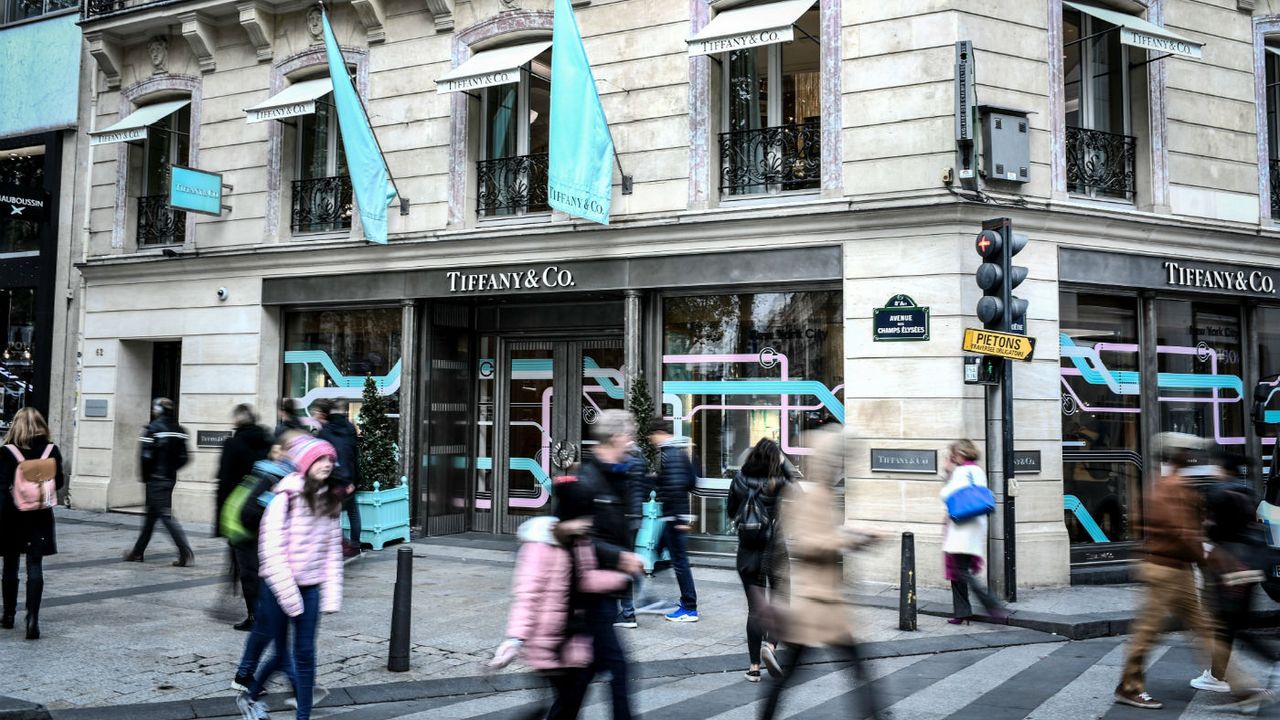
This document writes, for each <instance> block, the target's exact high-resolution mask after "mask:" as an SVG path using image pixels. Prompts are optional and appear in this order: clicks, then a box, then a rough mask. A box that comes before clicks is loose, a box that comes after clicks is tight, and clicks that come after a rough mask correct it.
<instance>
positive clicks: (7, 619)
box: [0, 610, 14, 630]
mask: <svg viewBox="0 0 1280 720" xmlns="http://www.w3.org/2000/svg"><path fill="white" fill-rule="evenodd" d="M13 615H14V614H13V613H11V612H9V611H8V610H5V611H4V615H0V628H3V629H5V630H12V629H13Z"/></svg>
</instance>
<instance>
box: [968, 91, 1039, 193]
mask: <svg viewBox="0 0 1280 720" xmlns="http://www.w3.org/2000/svg"><path fill="white" fill-rule="evenodd" d="M979 112H980V113H981V115H982V173H983V175H984V176H985V177H986V179H987V180H1003V181H1005V182H1016V183H1025V182H1031V123H1030V121H1029V120H1028V119H1027V115H1028V113H1026V112H1025V111H1022V110H1011V109H1009V108H998V107H991V106H989V105H984V106H982V107H980V108H979Z"/></svg>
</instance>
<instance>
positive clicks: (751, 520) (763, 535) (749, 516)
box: [733, 484, 773, 549]
mask: <svg viewBox="0 0 1280 720" xmlns="http://www.w3.org/2000/svg"><path fill="white" fill-rule="evenodd" d="M763 492H764V485H763V484H761V485H755V486H753V487H751V488H749V489H748V490H747V498H746V499H745V500H743V502H742V507H740V508H738V514H737V516H736V517H734V518H733V524H734V525H735V526H736V527H737V529H738V545H739V546H741V547H745V548H754V549H759V548H764V547H767V546H768V545H769V541H770V540H772V539H773V516H772V515H771V514H770V513H769V510H768V508H766V507H765V504H764V498H763V497H761V496H762V494H763Z"/></svg>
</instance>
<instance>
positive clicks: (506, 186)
mask: <svg viewBox="0 0 1280 720" xmlns="http://www.w3.org/2000/svg"><path fill="white" fill-rule="evenodd" d="M476 174H477V176H478V178H479V183H478V192H479V196H478V198H477V203H476V213H477V214H478V215H479V216H480V217H495V216H500V215H522V214H524V213H534V212H547V211H549V210H551V206H550V205H548V204H547V154H546V153H536V154H534V155H517V156H515V157H506V158H498V159H496V160H481V161H479V162H478V163H476Z"/></svg>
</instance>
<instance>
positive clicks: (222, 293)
mask: <svg viewBox="0 0 1280 720" xmlns="http://www.w3.org/2000/svg"><path fill="white" fill-rule="evenodd" d="M230 294H231V291H230V290H227V289H226V288H224V287H220V288H218V299H219V300H226V299H227V296H228V295H230Z"/></svg>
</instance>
